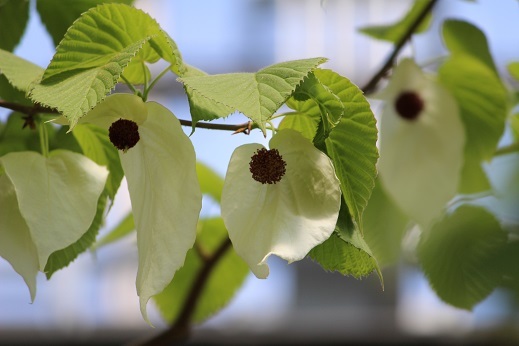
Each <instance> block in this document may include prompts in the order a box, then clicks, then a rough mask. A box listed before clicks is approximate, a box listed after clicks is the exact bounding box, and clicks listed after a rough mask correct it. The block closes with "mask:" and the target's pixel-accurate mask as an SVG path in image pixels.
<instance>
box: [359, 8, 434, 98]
mask: <svg viewBox="0 0 519 346" xmlns="http://www.w3.org/2000/svg"><path fill="white" fill-rule="evenodd" d="M437 2H438V0H431V1H430V2H429V3H428V4H427V6H425V7H424V8H423V10H422V12H421V13H420V14H419V15H418V17H416V19H415V20H414V21H413V23H411V25H410V26H409V28H407V30H406V32H405V33H404V34H403V35H402V37H401V38H400V40H398V42H397V43H396V44H395V47H394V48H393V51H392V52H391V54H390V55H389V57H388V58H387V59H386V62H385V63H384V65H382V67H381V68H380V70H379V71H378V72H377V73H375V74H374V75H373V77H372V78H371V79H370V80H369V82H368V83H367V84H366V85H365V86H364V87H363V88H362V90H363V91H364V93H365V94H370V93H372V92H373V91H374V90H375V88H376V87H377V85H378V83H379V82H380V80H381V79H382V78H383V77H384V76H385V75H386V74H387V72H388V71H389V70H390V69H391V67H393V64H394V63H395V59H396V57H397V56H398V54H399V53H400V51H401V50H402V48H404V46H405V44H406V43H407V41H408V40H409V39H410V38H411V36H412V35H413V34H414V32H415V31H416V29H418V27H419V26H420V24H422V22H423V21H424V20H425V18H426V17H427V15H428V14H429V12H431V10H432V9H433V7H434V5H436V3H437Z"/></svg>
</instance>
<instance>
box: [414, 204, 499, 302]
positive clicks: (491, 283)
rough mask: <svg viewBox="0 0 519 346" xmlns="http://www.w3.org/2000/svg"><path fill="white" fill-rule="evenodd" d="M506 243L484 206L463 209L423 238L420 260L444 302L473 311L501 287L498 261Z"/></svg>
mask: <svg viewBox="0 0 519 346" xmlns="http://www.w3.org/2000/svg"><path fill="white" fill-rule="evenodd" d="M506 241H507V235H506V233H505V232H503V231H502V229H501V226H500V225H499V222H498V221H497V220H496V219H495V218H494V216H493V215H492V214H490V213H489V212H487V211H486V210H485V209H483V208H481V207H474V206H461V207H459V208H458V209H457V210H456V211H454V212H453V213H452V214H451V215H447V216H446V217H445V218H444V219H443V220H440V221H439V222H438V223H437V224H435V225H434V226H433V227H432V228H431V229H430V230H429V231H427V232H426V233H424V234H423V235H422V239H421V240H420V244H419V246H418V258H419V260H420V264H421V266H422V268H423V271H424V273H425V275H426V276H427V278H428V279H429V283H430V284H431V286H432V288H433V289H434V290H435V291H436V293H437V294H438V296H439V297H440V298H441V299H442V300H444V301H445V302H447V303H449V304H451V305H454V306H456V307H459V308H463V309H472V307H473V306H474V305H475V304H477V303H479V302H480V301H481V300H483V299H484V298H485V297H486V296H488V295H489V294H490V293H491V292H492V290H494V288H496V287H497V286H498V285H499V284H500V282H501V278H502V275H503V271H502V268H500V267H499V266H496V265H495V263H496V261H495V259H496V258H498V257H499V254H500V253H501V252H502V251H503V250H504V248H505V245H506Z"/></svg>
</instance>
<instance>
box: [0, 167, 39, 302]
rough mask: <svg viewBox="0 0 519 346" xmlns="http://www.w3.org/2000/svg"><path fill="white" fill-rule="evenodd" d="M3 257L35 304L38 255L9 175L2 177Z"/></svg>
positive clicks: (0, 242)
mask: <svg viewBox="0 0 519 346" xmlns="http://www.w3.org/2000/svg"><path fill="white" fill-rule="evenodd" d="M0 256H1V257H3V258H5V259H6V260H7V261H8V262H9V263H11V265H12V266H13V269H14V270H15V271H16V272H17V273H18V274H20V275H21V276H22V277H23V279H24V281H25V283H26V284H27V287H29V292H30V294H31V301H34V297H35V296H36V275H37V274H38V253H37V251H36V247H35V246H34V243H33V242H32V239H31V234H30V232H29V227H27V224H26V223H25V220H24V218H23V217H22V214H20V209H19V208H18V201H17V199H16V192H15V191H14V186H13V184H12V183H11V181H10V180H9V178H8V177H7V175H5V174H3V175H0Z"/></svg>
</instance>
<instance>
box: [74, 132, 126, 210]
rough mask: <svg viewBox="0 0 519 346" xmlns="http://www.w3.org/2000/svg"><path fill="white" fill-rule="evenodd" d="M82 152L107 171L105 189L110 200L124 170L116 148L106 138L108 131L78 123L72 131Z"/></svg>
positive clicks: (115, 191)
mask: <svg viewBox="0 0 519 346" xmlns="http://www.w3.org/2000/svg"><path fill="white" fill-rule="evenodd" d="M72 133H73V135H74V137H75V138H76V140H77V142H78V144H79V146H80V147H81V150H82V152H83V154H84V155H85V156H86V157H88V158H90V159H91V160H92V161H94V162H95V163H97V164H98V165H101V166H106V168H108V171H109V175H108V180H107V181H106V191H107V193H108V196H109V197H110V199H111V200H113V199H114V198H115V194H116V193H117V190H118V189H119V186H120V185H121V180H122V179H123V176H124V172H123V168H122V166H121V161H120V160H119V154H118V153H117V149H116V148H115V147H114V145H113V144H112V143H111V142H110V139H109V138H108V131H107V130H105V129H103V128H101V127H99V126H96V125H92V124H79V125H77V126H76V127H74V130H73V131H72Z"/></svg>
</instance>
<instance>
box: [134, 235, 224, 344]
mask: <svg viewBox="0 0 519 346" xmlns="http://www.w3.org/2000/svg"><path fill="white" fill-rule="evenodd" d="M230 247H231V241H230V239H229V238H226V239H225V240H224V241H223V242H222V243H221V244H220V246H219V247H218V249H216V251H215V252H214V253H213V255H212V256H211V257H209V258H208V259H206V260H205V261H204V264H203V267H202V269H201V270H200V271H199V272H198V275H197V277H196V278H195V281H194V282H193V286H192V288H191V290H190V291H189V295H188V296H187V299H186V300H185V302H184V306H183V307H182V310H181V311H180V314H179V315H178V317H177V320H176V321H175V323H174V324H173V325H172V326H171V327H170V328H169V329H167V330H166V331H164V332H163V333H162V334H159V335H158V336H156V337H154V338H153V339H150V340H148V341H146V342H145V343H144V344H142V345H143V346H151V345H153V346H166V345H173V344H174V343H178V342H184V341H186V340H187V339H188V338H189V334H190V331H191V319H192V317H193V314H194V313H195V309H196V304H197V303H198V299H199V298H200V296H201V294H202V292H203V290H204V287H205V284H206V282H207V280H208V279H209V276H210V274H211V271H212V270H213V268H214V266H215V265H216V264H217V263H218V261H219V260H220V259H221V258H222V257H223V255H225V253H226V252H227V250H228V249H229V248H230Z"/></svg>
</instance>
